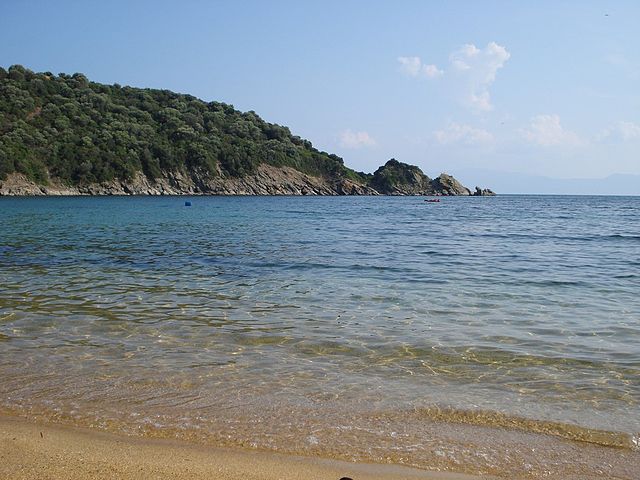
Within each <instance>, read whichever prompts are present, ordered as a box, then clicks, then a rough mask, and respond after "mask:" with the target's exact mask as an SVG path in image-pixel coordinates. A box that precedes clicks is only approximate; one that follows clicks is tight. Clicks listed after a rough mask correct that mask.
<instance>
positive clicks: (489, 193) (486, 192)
mask: <svg viewBox="0 0 640 480" xmlns="http://www.w3.org/2000/svg"><path fill="white" fill-rule="evenodd" d="M473 195H474V196H475V197H493V196H495V192H494V191H493V190H491V189H489V188H480V187H476V191H475V192H473Z"/></svg>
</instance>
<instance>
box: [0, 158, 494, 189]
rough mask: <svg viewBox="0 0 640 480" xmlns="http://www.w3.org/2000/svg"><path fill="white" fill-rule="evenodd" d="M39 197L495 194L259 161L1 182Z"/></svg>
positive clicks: (443, 181) (446, 181) (445, 182)
mask: <svg viewBox="0 0 640 480" xmlns="http://www.w3.org/2000/svg"><path fill="white" fill-rule="evenodd" d="M403 165H404V164H403ZM418 170H419V169H418ZM420 174H422V172H420ZM423 177H424V178H423ZM425 179H426V180H425ZM41 195H494V193H493V192H491V190H488V189H484V190H483V189H480V188H478V187H476V190H475V192H471V190H469V189H468V188H467V187H465V186H463V185H462V184H461V183H460V182H458V181H457V180H456V179H455V178H453V177H451V176H450V175H447V174H442V175H440V176H439V177H438V178H436V179H434V180H431V179H429V178H428V177H426V176H424V175H422V177H420V176H418V177H416V178H415V179H414V181H411V182H409V183H406V182H404V183H402V182H400V183H396V184H390V185H389V188H382V187H378V188H375V187H374V186H371V185H363V184H361V183H356V182H354V181H351V180H349V179H346V178H340V179H326V178H323V177H315V176H311V175H307V174H305V173H302V172H300V171H298V170H295V169H293V168H290V167H274V166H271V165H267V164H261V165H259V166H258V168H257V170H256V172H254V173H253V174H251V175H247V176H245V177H230V176H225V175H223V174H221V175H219V176H216V177H213V178H211V177H206V176H201V175H198V174H197V173H194V172H191V173H190V174H184V173H181V172H172V173H167V174H165V175H164V176H162V177H159V178H156V179H150V178H148V177H146V176H145V175H144V174H143V173H142V172H138V173H137V174H136V175H135V176H134V177H133V178H132V179H130V180H126V181H120V180H113V181H111V182H105V183H92V184H86V185H77V186H70V185H65V184H64V183H62V182H60V181H59V180H57V179H55V178H53V179H49V181H48V182H47V184H46V185H43V184H38V183H35V182H33V181H32V180H29V179H28V178H27V177H25V176H24V175H21V174H16V173H14V174H10V175H9V176H8V177H7V178H6V179H5V180H0V196H41Z"/></svg>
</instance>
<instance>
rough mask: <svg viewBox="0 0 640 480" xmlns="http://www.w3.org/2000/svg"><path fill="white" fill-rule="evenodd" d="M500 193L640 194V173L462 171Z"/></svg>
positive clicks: (468, 176) (464, 177)
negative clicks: (578, 175)
mask: <svg viewBox="0 0 640 480" xmlns="http://www.w3.org/2000/svg"><path fill="white" fill-rule="evenodd" d="M459 178H460V179H461V180H462V181H463V182H465V181H467V180H468V179H473V180H474V181H476V182H478V183H481V184H484V183H490V184H491V186H492V188H494V189H495V190H496V191H499V192H500V193H526V194H558V195H562V194H565V195H640V175H631V174H613V175H609V176H607V177H605V178H550V177H544V176H536V175H526V174H522V173H509V172H496V171H491V170H481V169H471V170H467V171H464V172H462V173H461V174H460V176H459Z"/></svg>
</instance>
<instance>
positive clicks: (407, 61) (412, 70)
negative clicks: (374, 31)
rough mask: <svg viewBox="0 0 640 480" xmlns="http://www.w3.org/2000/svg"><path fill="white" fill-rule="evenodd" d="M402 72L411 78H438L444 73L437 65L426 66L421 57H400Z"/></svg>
mask: <svg viewBox="0 0 640 480" xmlns="http://www.w3.org/2000/svg"><path fill="white" fill-rule="evenodd" d="M398 62H399V63H400V70H401V71H402V72H403V73H404V74H405V75H408V76H409V77H426V78H436V77H439V76H440V75H442V74H443V73H444V72H443V71H442V70H440V69H439V68H438V67H437V66H436V65H433V64H429V65H427V64H424V63H422V60H420V57H398Z"/></svg>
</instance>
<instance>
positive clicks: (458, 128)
mask: <svg viewBox="0 0 640 480" xmlns="http://www.w3.org/2000/svg"><path fill="white" fill-rule="evenodd" d="M433 137H434V138H435V139H436V141H437V142H438V143H440V144H442V145H448V144H452V143H462V144H465V145H486V144H489V143H492V142H493V135H492V134H491V133H489V132H488V131H486V130H483V129H481V128H474V127H472V126H470V125H463V124H459V123H454V122H450V123H448V124H447V126H446V127H445V128H444V129H442V130H436V131H435V132H433Z"/></svg>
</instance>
